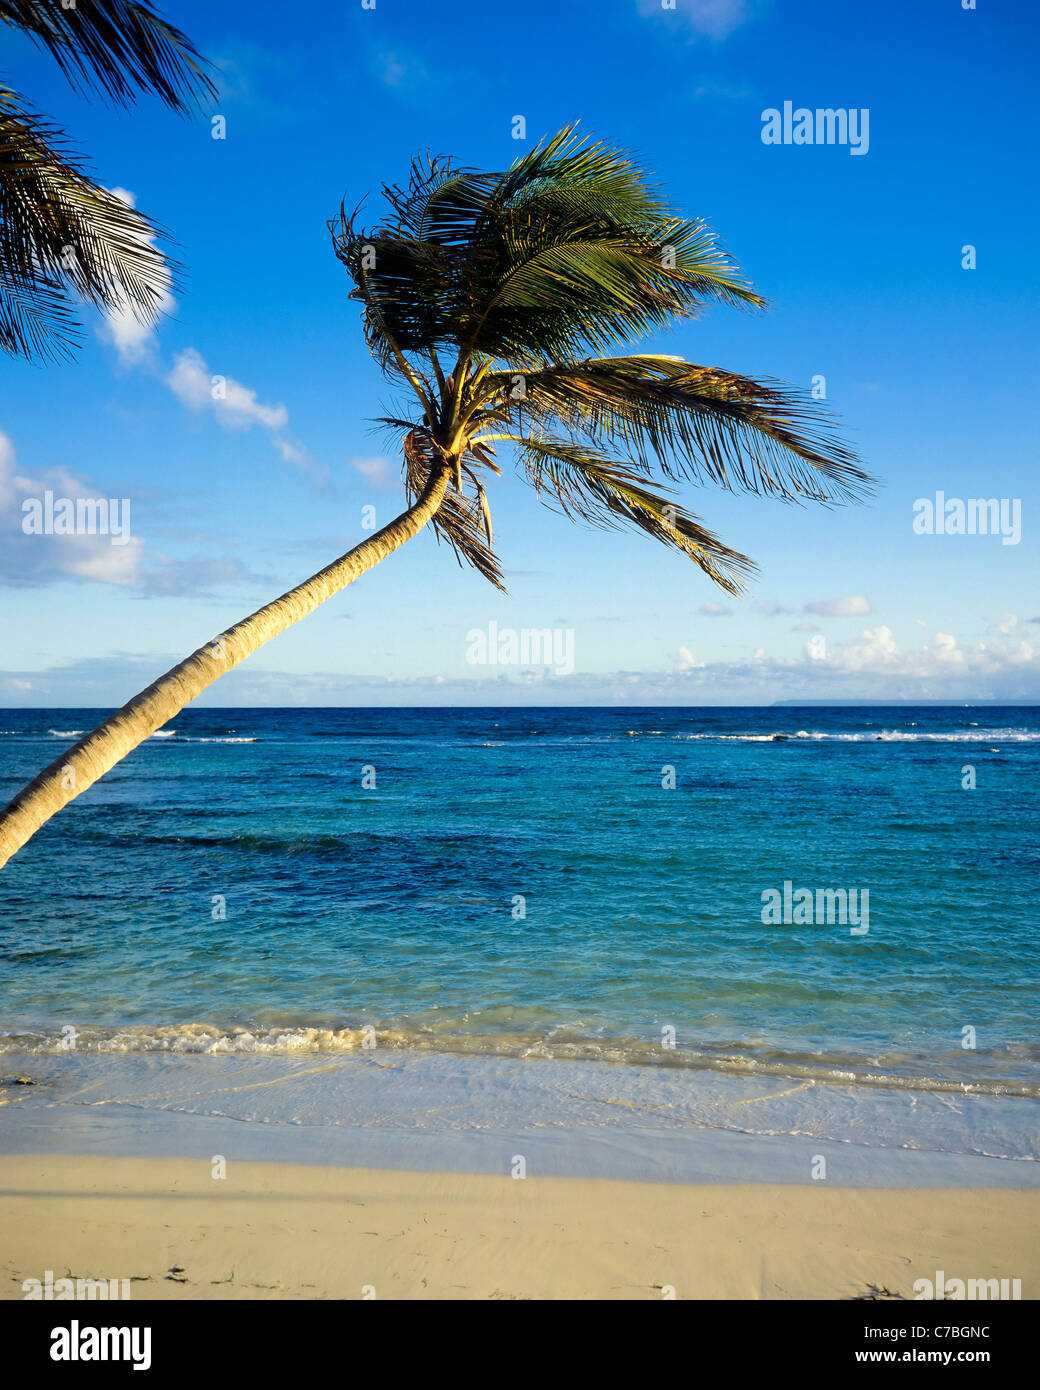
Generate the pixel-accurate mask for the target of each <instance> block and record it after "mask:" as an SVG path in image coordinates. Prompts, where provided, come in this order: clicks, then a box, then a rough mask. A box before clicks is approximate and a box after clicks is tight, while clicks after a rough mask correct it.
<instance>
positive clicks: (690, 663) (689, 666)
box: [678, 647, 704, 671]
mask: <svg viewBox="0 0 1040 1390" xmlns="http://www.w3.org/2000/svg"><path fill="white" fill-rule="evenodd" d="M678 657H679V661H678V666H679V670H680V671H700V670H703V669H704V662H703V661H698V660H697V658H696V657H695V656H694V654H693V652H691V651H690V649H689V647H680V648H679V651H678Z"/></svg>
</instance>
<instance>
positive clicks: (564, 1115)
mask: <svg viewBox="0 0 1040 1390" xmlns="http://www.w3.org/2000/svg"><path fill="white" fill-rule="evenodd" d="M5 1060H6V1062H7V1063H8V1067H7V1068H6V1069H5V1071H4V1073H3V1075H4V1077H5V1078H6V1084H4V1085H2V1086H0V1154H11V1155H15V1154H23V1155H25V1154H39V1153H50V1154H53V1155H58V1154H67V1155H75V1154H81V1153H93V1154H96V1155H102V1154H104V1155H109V1156H111V1157H141V1158H174V1159H175V1158H181V1159H190V1158H197V1157H199V1156H206V1155H211V1154H214V1153H220V1154H225V1155H227V1156H228V1157H229V1158H234V1159H236V1160H246V1161H250V1162H276V1163H288V1164H300V1165H303V1166H308V1167H309V1166H312V1165H316V1166H327V1167H341V1168H355V1169H378V1170H400V1171H425V1172H444V1173H448V1172H454V1173H459V1174H467V1173H468V1174H475V1175H479V1174H484V1175H488V1176H495V1175H500V1174H502V1173H505V1172H508V1171H509V1166H510V1163H511V1160H512V1157H513V1155H515V1154H522V1155H525V1157H526V1161H527V1165H528V1170H529V1172H530V1173H531V1174H532V1175H537V1176H538V1177H540V1178H546V1177H553V1178H575V1179H577V1178H589V1179H596V1180H622V1181H626V1182H640V1181H643V1182H651V1183H672V1184H682V1185H698V1184H699V1185H716V1184H717V1185H732V1184H739V1183H764V1184H773V1185H777V1184H781V1185H784V1186H792V1187H804V1186H806V1185H810V1186H819V1185H820V1182H821V1181H822V1182H824V1183H825V1184H826V1185H828V1186H832V1187H843V1188H853V1189H855V1188H879V1189H880V1188H888V1189H924V1188H939V1187H942V1188H964V1189H983V1188H986V1189H997V1188H1001V1189H1008V1188H1010V1189H1015V1188H1022V1189H1029V1188H1033V1189H1040V1162H1037V1158H1036V1135H1035V1113H1036V1111H1035V1106H1036V1102H1035V1101H1030V1100H1026V1099H1021V1098H1014V1097H993V1096H979V1095H972V1094H962V1095H957V1096H954V1095H950V1094H948V1093H940V1094H931V1095H929V1094H925V1093H920V1092H916V1093H915V1092H910V1091H898V1090H896V1091H884V1090H881V1089H878V1088H865V1087H850V1086H842V1085H839V1084H831V1083H828V1084H825V1085H824V1084H817V1083H812V1082H806V1081H805V1080H804V1079H803V1080H799V1079H798V1078H784V1077H775V1076H757V1077H756V1076H743V1077H741V1076H734V1075H731V1074H725V1073H712V1072H708V1071H698V1072H690V1071H680V1070H676V1069H662V1068H659V1067H636V1066H617V1065H610V1064H606V1063H602V1062H572V1061H563V1060H554V1061H546V1060H541V1059H533V1058H532V1059H526V1060H518V1059H512V1058H501V1057H499V1058H489V1057H475V1056H457V1055H453V1054H446V1053H415V1054H407V1053H402V1052H390V1051H386V1050H380V1051H378V1052H376V1053H368V1054H365V1053H346V1054H339V1055H329V1054H324V1055H323V1054H308V1055H305V1056H296V1057H292V1056H284V1055H281V1056H241V1055H238V1056H212V1055H193V1056H176V1055H170V1054H161V1053H130V1054H124V1055H113V1054H101V1055H97V1054H82V1053H72V1054H69V1055H67V1056H65V1057H63V1058H55V1057H40V1056H35V1057H31V1056H23V1057H21V1058H16V1057H15V1056H13V1055H10V1056H8V1057H7V1058H6V1059H5ZM20 1073H21V1083H27V1084H19V1083H18V1077H19V1074H20Z"/></svg>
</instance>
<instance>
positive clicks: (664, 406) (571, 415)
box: [485, 353, 870, 503]
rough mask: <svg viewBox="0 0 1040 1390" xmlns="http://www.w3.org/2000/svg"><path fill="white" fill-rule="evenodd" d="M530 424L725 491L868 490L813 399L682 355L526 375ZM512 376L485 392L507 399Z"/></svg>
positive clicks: (833, 496)
mask: <svg viewBox="0 0 1040 1390" xmlns="http://www.w3.org/2000/svg"><path fill="white" fill-rule="evenodd" d="M522 377H523V384H524V391H525V393H526V394H525V399H524V400H523V402H522V411H523V414H524V417H525V418H526V419H527V420H528V422H529V423H534V424H536V425H540V426H542V427H543V428H547V429H552V428H559V427H561V426H562V427H563V428H565V429H566V430H568V431H569V432H572V433H574V432H577V433H581V434H584V435H586V436H587V437H588V438H590V439H591V440H593V441H594V442H596V443H597V444H604V443H613V444H618V445H620V446H621V447H623V448H624V449H625V451H626V452H628V453H631V454H632V455H633V457H634V459H635V460H636V461H637V462H638V464H639V466H640V467H641V468H642V469H644V470H648V469H649V468H650V465H651V455H652V456H653V458H654V459H655V460H656V462H657V463H658V465H659V466H660V468H661V470H662V472H663V473H664V475H665V476H666V477H669V478H687V479H692V480H694V481H697V482H703V481H705V480H708V481H710V482H713V483H715V484H717V485H718V486H720V487H724V488H727V489H729V490H739V491H744V492H752V493H757V494H762V495H770V496H777V497H782V498H784V499H786V500H794V499H797V500H803V499H811V500H813V501H817V502H824V503H827V502H835V501H847V500H851V499H854V498H856V497H860V496H863V495H864V494H865V493H866V492H868V490H869V485H870V478H869V476H868V475H867V474H866V473H865V472H864V471H863V469H862V468H861V467H860V466H859V463H858V460H857V458H856V455H855V453H854V452H853V451H852V450H851V449H849V448H848V447H847V446H846V445H844V444H843V443H842V442H841V441H840V440H839V439H838V438H837V436H836V435H835V433H834V431H833V421H832V420H831V418H830V417H829V415H828V414H827V413H826V412H825V411H824V410H822V409H821V408H820V407H819V406H818V405H817V404H816V403H815V402H814V401H811V400H809V399H807V398H805V397H804V396H803V395H801V394H800V393H799V392H797V391H794V390H792V389H790V388H787V387H784V386H783V385H782V384H781V383H779V382H775V381H770V380H766V381H753V380H752V379H751V378H749V377H745V376H738V375H737V374H736V373H734V372H727V371H722V370H720V369H719V368H715V367H701V366H698V365H696V364H695V363H692V362H686V361H684V360H683V359H682V358H679V357H667V356H660V355H653V354H649V353H647V354H636V355H632V356H628V357H614V358H592V359H586V360H584V361H581V362H570V363H562V364H558V365H554V366H551V367H542V368H537V369H536V370H534V371H530V372H526V373H522ZM512 381H513V376H512V375H510V374H509V373H498V374H491V375H489V376H488V377H487V378H486V381H485V389H486V391H487V393H488V395H489V396H490V397H491V398H492V399H496V398H504V399H506V400H507V401H508V388H509V386H510V384H511V383H512Z"/></svg>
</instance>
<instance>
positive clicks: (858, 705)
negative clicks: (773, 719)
mask: <svg viewBox="0 0 1040 1390" xmlns="http://www.w3.org/2000/svg"><path fill="white" fill-rule="evenodd" d="M780 705H806V706H809V705H812V706H814V707H816V708H821V707H827V708H830V709H839V708H845V709H848V708H852V709H874V708H877V707H879V706H881V707H884V708H886V709H899V708H900V707H901V706H902V705H906V706H907V708H908V709H920V708H921V706H922V705H935V706H937V707H939V708H942V707H943V706H945V707H946V708H948V709H985V708H986V707H987V706H989V707H991V708H997V709H1010V708H1012V707H1015V708H1021V709H1036V708H1037V707H1038V705H1037V701H1036V700H774V701H773V703H772V705H771V706H770V708H771V709H776V708H777V707H779V706H780Z"/></svg>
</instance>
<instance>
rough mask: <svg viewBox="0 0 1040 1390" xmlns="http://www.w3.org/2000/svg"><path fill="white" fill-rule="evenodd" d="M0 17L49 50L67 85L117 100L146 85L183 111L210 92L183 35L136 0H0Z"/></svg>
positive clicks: (127, 100) (126, 101)
mask: <svg viewBox="0 0 1040 1390" xmlns="http://www.w3.org/2000/svg"><path fill="white" fill-rule="evenodd" d="M0 22H2V23H5V24H9V25H11V26H12V27H13V28H16V29H21V30H22V31H23V32H24V33H26V34H27V35H28V36H29V37H30V38H31V39H32V40H33V42H34V43H36V44H37V46H38V47H40V48H42V49H44V50H45V51H46V52H48V53H50V54H51V56H52V57H53V58H54V59H55V60H56V62H57V63H58V66H59V67H60V68H61V70H62V72H63V73H64V74H65V76H66V78H68V80H69V81H70V82H71V83H72V84H73V86H75V87H78V88H80V89H81V90H88V91H89V90H93V91H96V92H99V93H101V95H103V96H105V97H107V98H108V99H109V100H111V101H114V102H117V103H118V104H119V105H120V106H130V105H132V103H133V101H134V99H135V97H136V96H137V94H138V93H139V92H149V93H153V94H155V95H156V96H158V97H159V98H160V99H161V100H162V101H163V102H165V103H166V105H167V106H169V107H171V108H172V109H173V110H174V111H179V112H181V113H183V114H186V113H188V112H189V111H191V110H192V109H193V108H194V107H196V106H197V105H199V104H202V103H203V102H207V101H210V100H212V99H213V98H214V97H215V96H216V94H217V90H216V87H215V86H214V85H213V82H212V80H211V78H210V77H209V75H208V74H207V72H206V67H207V64H206V61H205V59H203V58H202V57H201V55H200V54H199V53H198V51H197V50H196V48H195V47H194V45H193V44H192V42H191V40H190V39H188V38H187V37H186V35H184V34H182V33H181V31H180V30H179V29H176V28H175V27H174V26H173V25H172V24H170V23H168V22H167V21H166V20H165V19H163V18H162V17H161V15H159V14H158V13H157V11H155V10H154V9H153V8H152V7H151V5H149V4H147V3H142V0H74V3H72V4H68V5H66V4H63V3H62V0H0Z"/></svg>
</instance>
